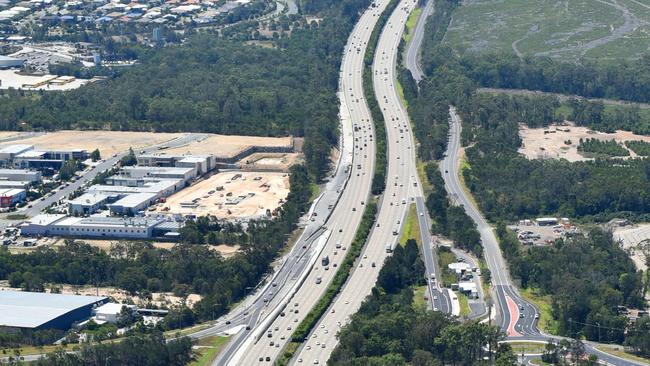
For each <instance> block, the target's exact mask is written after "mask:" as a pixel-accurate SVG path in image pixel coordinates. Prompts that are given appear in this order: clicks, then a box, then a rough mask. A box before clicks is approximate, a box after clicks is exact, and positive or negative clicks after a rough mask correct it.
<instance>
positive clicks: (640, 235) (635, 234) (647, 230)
mask: <svg viewBox="0 0 650 366" xmlns="http://www.w3.org/2000/svg"><path fill="white" fill-rule="evenodd" d="M614 238H615V239H617V240H620V241H621V242H622V243H623V248H625V249H626V250H630V252H631V253H630V256H631V258H632V260H633V261H634V264H636V267H637V268H638V269H640V270H643V271H646V270H647V269H648V267H647V266H646V264H645V258H644V256H643V253H641V251H639V250H635V248H636V246H637V245H638V244H639V243H640V242H641V241H643V240H646V239H650V224H639V225H634V226H627V227H622V228H617V229H615V230H614Z"/></svg>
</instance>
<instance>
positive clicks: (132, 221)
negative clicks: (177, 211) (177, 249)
mask: <svg viewBox="0 0 650 366" xmlns="http://www.w3.org/2000/svg"><path fill="white" fill-rule="evenodd" d="M178 230H180V223H179V222H176V221H174V220H173V219H172V218H171V217H169V216H164V215H160V216H148V217H94V216H92V217H71V216H67V215H64V214H42V215H38V216H35V217H34V218H32V219H31V220H30V221H29V222H28V223H27V224H25V225H23V226H22V227H21V234H22V235H24V236H34V237H37V236H72V237H79V238H126V239H152V238H169V239H173V238H175V237H176V236H177V235H178Z"/></svg>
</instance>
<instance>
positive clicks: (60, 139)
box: [1, 131, 184, 158]
mask: <svg viewBox="0 0 650 366" xmlns="http://www.w3.org/2000/svg"><path fill="white" fill-rule="evenodd" d="M183 135H184V134H182V133H153V132H121V131H57V132H51V133H47V134H44V135H41V136H36V137H29V138H25V139H20V140H14V141H11V142H7V143H4V144H2V145H1V146H6V145H11V144H30V145H35V146H36V147H37V148H40V149H49V150H57V149H61V150H64V149H66V150H67V149H85V150H88V151H92V150H95V149H97V148H98V149H99V152H100V153H101V154H102V156H103V157H104V158H106V157H108V156H111V155H113V154H116V153H120V152H124V151H126V150H128V149H129V147H133V148H134V149H139V148H143V147H146V146H151V145H155V144H159V143H162V142H165V141H170V140H173V139H175V138H177V137H181V136H183Z"/></svg>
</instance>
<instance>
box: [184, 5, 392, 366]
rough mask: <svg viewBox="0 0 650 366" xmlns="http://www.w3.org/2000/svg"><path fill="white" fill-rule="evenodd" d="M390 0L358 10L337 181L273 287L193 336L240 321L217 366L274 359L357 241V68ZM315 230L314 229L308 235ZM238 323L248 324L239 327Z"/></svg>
mask: <svg viewBox="0 0 650 366" xmlns="http://www.w3.org/2000/svg"><path fill="white" fill-rule="evenodd" d="M387 3H388V1H387V0H384V1H380V2H378V6H377V8H369V9H368V10H367V11H366V12H365V13H364V14H363V16H362V17H361V18H360V21H359V22H358V24H357V25H356V26H355V28H354V31H353V32H352V34H351V36H350V38H349V40H348V45H347V47H346V50H345V54H344V58H343V62H342V66H341V83H340V88H339V90H340V91H339V98H340V101H341V110H340V117H341V136H342V138H341V141H340V150H341V159H340V161H339V164H338V168H337V172H336V174H335V177H334V178H333V179H332V182H336V183H332V182H330V184H328V186H327V188H326V189H325V192H324V194H323V195H322V197H321V198H320V199H319V201H318V203H317V204H315V208H314V212H316V213H317V215H316V216H314V215H312V216H311V217H310V218H309V220H308V225H307V227H306V228H305V233H304V234H303V236H302V238H301V239H300V240H299V241H298V243H297V244H296V245H295V247H294V249H293V250H292V251H291V253H290V254H289V255H288V256H287V257H286V258H285V261H284V264H283V265H282V266H281V267H280V268H279V270H278V271H276V275H275V276H274V277H273V278H272V279H271V280H269V282H270V283H271V286H268V285H267V286H266V287H265V288H263V289H262V290H260V291H258V293H257V294H256V295H255V296H254V297H253V300H252V301H250V302H247V305H246V306H244V307H239V308H238V309H236V310H235V311H233V312H231V314H230V315H229V316H228V317H227V318H226V319H228V320H227V321H229V322H230V324H224V322H225V321H226V320H225V319H224V320H223V321H220V322H219V323H218V324H217V325H216V326H215V327H213V328H212V329H210V330H208V331H204V332H199V333H197V334H195V335H194V336H196V337H203V336H206V335H210V334H218V333H219V332H222V331H223V330H224V329H227V327H231V328H232V327H233V326H235V325H239V326H240V330H239V332H238V333H236V335H235V336H234V337H233V339H232V340H231V341H230V342H229V344H228V345H227V346H226V347H225V349H224V351H223V352H221V353H220V355H219V357H218V358H217V360H216V361H215V362H214V364H216V365H227V364H232V365H254V364H271V363H272V362H273V361H274V360H275V359H277V357H278V356H279V355H280V353H281V352H282V349H283V347H284V345H286V343H287V342H288V341H289V339H290V337H291V334H292V333H293V331H294V330H295V327H296V326H297V325H298V324H299V323H300V322H301V321H302V320H303V318H304V316H306V315H307V313H308V312H309V310H310V309H311V308H312V307H313V306H314V305H315V304H316V302H317V301H318V299H319V298H321V297H322V295H323V294H324V292H325V290H326V289H327V286H328V284H329V283H330V282H331V280H332V278H333V277H334V274H335V272H336V270H337V269H338V264H339V263H340V262H341V260H342V259H343V257H344V255H345V253H346V248H347V247H349V246H350V243H351V242H352V240H353V238H354V235H355V233H356V230H357V228H358V226H359V223H360V221H361V216H362V214H363V210H364V208H365V202H367V201H368V199H369V196H370V185H371V180H372V176H373V171H374V164H375V141H374V130H373V126H372V122H371V119H370V111H369V110H368V107H367V104H366V101H365V99H364V97H363V89H362V82H363V79H362V73H361V70H362V67H363V56H364V54H365V48H366V45H367V42H368V39H369V38H370V34H371V32H372V29H373V26H374V24H375V23H376V21H377V19H378V15H379V14H380V13H381V10H382V9H383V8H384V7H385V6H386V4H387ZM328 197H330V198H328ZM337 203H338V204H337ZM332 210H333V211H332ZM330 212H331V215H330V214H329V213H330ZM312 219H314V220H315V221H311V220H312ZM313 232H318V233H316V234H310V233H313ZM325 256H327V257H328V258H329V261H330V263H329V265H328V266H323V265H322V258H323V257H325ZM317 282H320V283H317ZM273 283H275V284H276V285H275V286H273ZM265 299H266V302H265V301H264V300H265ZM245 313H247V315H244V314H245ZM242 324H247V325H248V326H249V328H250V329H246V328H245V327H243V328H242V327H241V325H242ZM269 334H270V336H269ZM271 342H273V343H271ZM271 344H272V345H271ZM267 357H268V359H269V361H267ZM260 359H261V361H260Z"/></svg>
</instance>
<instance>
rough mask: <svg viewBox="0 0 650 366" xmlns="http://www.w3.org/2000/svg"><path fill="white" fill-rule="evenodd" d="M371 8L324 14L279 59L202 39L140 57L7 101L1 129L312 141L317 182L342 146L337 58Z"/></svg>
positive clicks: (348, 4) (349, 1)
mask: <svg viewBox="0 0 650 366" xmlns="http://www.w3.org/2000/svg"><path fill="white" fill-rule="evenodd" d="M307 3H308V4H311V3H313V1H310V2H307ZM369 4H370V0H345V1H341V2H333V3H332V4H330V5H329V6H326V7H325V6H322V5H320V6H319V7H318V9H319V11H321V13H320V14H319V15H320V16H322V17H323V20H322V21H321V22H319V23H312V24H311V26H310V27H307V28H306V29H295V30H294V31H293V32H292V34H291V36H290V37H288V38H286V39H281V40H278V44H277V46H278V47H277V48H273V49H269V48H264V47H256V46H248V45H244V44H241V43H235V42H231V41H227V40H223V39H218V38H217V37H214V36H213V35H205V34H203V35H202V34H196V35H193V36H191V37H189V38H188V40H187V42H185V43H184V44H183V45H181V46H173V47H165V48H162V49H160V48H156V49H151V50H145V51H142V52H141V53H140V54H139V61H140V62H139V64H138V65H135V66H133V67H130V68H129V69H128V70H127V71H125V72H123V73H122V75H120V76H119V77H116V78H113V79H110V80H107V81H104V82H100V83H93V84H90V85H86V86H83V87H81V88H79V89H77V90H73V91H68V92H39V93H38V94H37V97H33V96H29V97H23V96H22V95H21V92H17V91H5V92H3V93H2V94H1V95H0V98H2V103H0V122H1V123H0V128H2V129H3V130H15V129H21V128H31V129H45V130H52V129H63V128H66V129H70V128H73V129H74V128H79V129H104V128H109V129H113V130H140V131H150V130H153V131H161V132H163V131H164V132H169V131H200V132H214V133H223V134H245V135H261V136H284V135H290V134H291V135H296V136H305V138H306V141H305V145H304V153H305V157H306V161H307V165H308V168H309V170H310V173H311V174H312V175H313V176H314V177H316V178H318V179H320V178H322V177H323V176H324V174H325V173H326V171H327V170H328V168H329V156H330V154H329V153H330V149H331V147H332V146H333V145H335V144H336V143H337V142H338V126H339V120H338V100H337V98H336V91H337V89H338V71H339V67H340V58H341V57H340V55H341V53H342V51H343V48H344V45H345V41H346V39H347V36H348V34H349V32H350V30H351V29H352V27H353V25H354V23H355V21H356V19H357V17H358V13H359V11H360V10H362V9H364V8H365V7H367V6H369ZM312 5H313V4H312ZM311 7H312V6H311V5H309V6H306V8H311ZM23 122H25V123H27V125H22V123H23Z"/></svg>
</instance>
